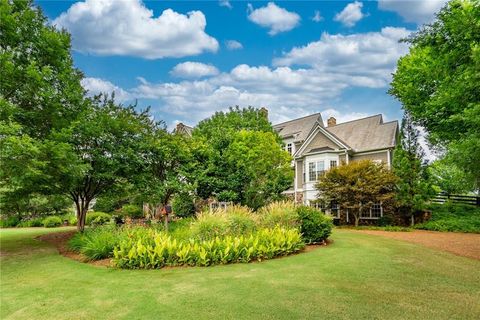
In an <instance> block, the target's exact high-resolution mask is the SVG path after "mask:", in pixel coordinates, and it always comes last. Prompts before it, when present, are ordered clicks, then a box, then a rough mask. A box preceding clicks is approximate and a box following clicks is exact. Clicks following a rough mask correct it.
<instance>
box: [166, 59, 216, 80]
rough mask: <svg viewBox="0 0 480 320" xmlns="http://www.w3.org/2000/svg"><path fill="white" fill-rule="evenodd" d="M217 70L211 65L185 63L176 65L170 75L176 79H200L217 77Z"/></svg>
mask: <svg viewBox="0 0 480 320" xmlns="http://www.w3.org/2000/svg"><path fill="white" fill-rule="evenodd" d="M218 73H219V72H218V69H217V68H215V67H214V66H212V65H211V64H205V63H200V62H192V61H187V62H183V63H179V64H177V65H176V66H175V67H174V68H173V69H172V71H170V74H171V75H172V76H174V77H178V78H201V77H206V76H214V75H217V74H218Z"/></svg>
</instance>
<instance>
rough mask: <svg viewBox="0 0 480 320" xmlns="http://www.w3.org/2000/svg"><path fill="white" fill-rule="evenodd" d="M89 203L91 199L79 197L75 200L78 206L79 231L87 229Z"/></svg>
mask: <svg viewBox="0 0 480 320" xmlns="http://www.w3.org/2000/svg"><path fill="white" fill-rule="evenodd" d="M89 205H90V201H88V200H83V199H78V200H76V201H75V206H76V208H77V231H79V232H83V231H84V230H85V221H86V218H87V211H88V206H89Z"/></svg>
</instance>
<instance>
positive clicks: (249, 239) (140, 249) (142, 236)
mask: <svg viewBox="0 0 480 320" xmlns="http://www.w3.org/2000/svg"><path fill="white" fill-rule="evenodd" d="M303 247H304V243H303V241H302V238H301V235H300V233H299V232H298V231H297V230H295V229H290V230H288V229H281V228H275V229H263V230H260V231H258V232H256V233H253V234H250V235H249V236H239V237H232V236H225V237H215V238H214V239H211V240H204V241H199V242H195V241H193V240H191V241H177V240H175V239H172V237H170V236H168V235H165V234H163V233H160V232H157V231H154V230H145V232H138V233H132V234H129V236H128V237H127V238H126V239H125V240H122V241H121V242H120V244H119V246H118V247H115V249H114V259H113V263H114V264H115V265H116V266H117V267H120V268H127V269H152V268H162V267H164V266H181V265H187V266H210V265H216V264H227V263H235V262H249V261H253V260H258V261H261V260H265V259H272V258H274V257H277V256H282V255H287V254H291V253H294V252H297V251H299V250H301V249H302V248H303Z"/></svg>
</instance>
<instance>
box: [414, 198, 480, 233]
mask: <svg viewBox="0 0 480 320" xmlns="http://www.w3.org/2000/svg"><path fill="white" fill-rule="evenodd" d="M429 209H430V210H431V211H432V217H431V219H430V220H429V221H427V222H424V223H421V224H417V225H415V228H416V229H424V230H432V231H443V232H470V233H480V208H477V207H474V206H469V205H463V204H454V203H445V204H434V205H430V207H429Z"/></svg>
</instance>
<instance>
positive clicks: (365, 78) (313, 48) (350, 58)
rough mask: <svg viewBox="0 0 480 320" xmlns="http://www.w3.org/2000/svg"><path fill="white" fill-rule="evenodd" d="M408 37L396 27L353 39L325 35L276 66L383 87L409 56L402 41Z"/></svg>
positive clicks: (289, 55) (280, 61) (288, 55)
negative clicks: (400, 61)
mask: <svg viewBox="0 0 480 320" xmlns="http://www.w3.org/2000/svg"><path fill="white" fill-rule="evenodd" d="M409 33H410V31H408V30H406V29H405V28H394V27H385V28H383V29H382V30H381V31H380V32H369V33H358V34H352V35H340V34H338V35H330V34H328V33H324V34H322V36H321V38H320V40H319V41H315V42H311V43H309V44H307V45H306V46H303V47H295V48H293V49H292V50H291V51H290V52H287V53H285V54H284V55H283V56H282V57H279V58H277V59H275V60H274V62H273V63H274V65H276V66H292V65H307V66H310V67H312V68H315V69H317V70H321V71H323V72H328V73H334V74H338V75H344V76H347V77H351V79H350V82H351V83H352V84H355V82H357V81H359V82H364V83H363V86H371V87H382V86H386V85H387V84H388V83H389V81H390V80H391V73H392V72H393V71H394V69H395V66H396V62H397V60H398V58H400V57H401V56H402V55H404V54H406V53H407V52H408V44H406V43H399V40H400V39H402V38H405V37H407V36H408V35H409ZM346 81H347V82H348V80H346ZM359 85H361V84H359Z"/></svg>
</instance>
